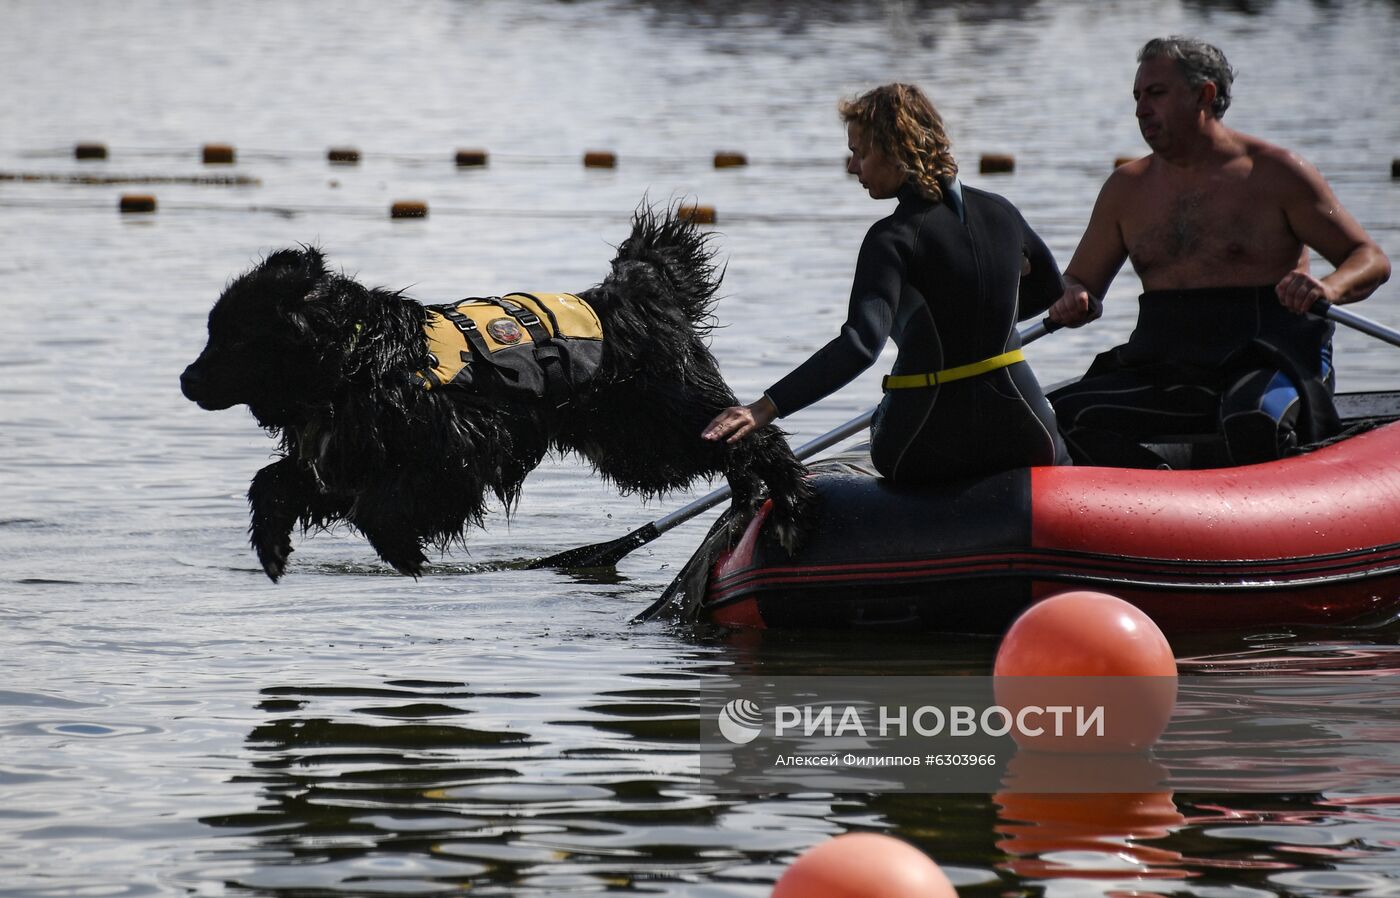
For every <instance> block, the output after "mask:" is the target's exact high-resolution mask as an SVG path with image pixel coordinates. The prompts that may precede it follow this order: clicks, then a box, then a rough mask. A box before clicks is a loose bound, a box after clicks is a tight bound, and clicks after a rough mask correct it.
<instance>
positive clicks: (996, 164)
mask: <svg viewBox="0 0 1400 898" xmlns="http://www.w3.org/2000/svg"><path fill="white" fill-rule="evenodd" d="M1015 170H1016V157H1015V156H1008V155H1006V154H1003V153H988V154H987V155H985V156H983V157H982V161H981V164H980V165H979V166H978V171H980V172H981V173H982V174H984V175H995V174H1003V173H1005V172H1013V171H1015Z"/></svg>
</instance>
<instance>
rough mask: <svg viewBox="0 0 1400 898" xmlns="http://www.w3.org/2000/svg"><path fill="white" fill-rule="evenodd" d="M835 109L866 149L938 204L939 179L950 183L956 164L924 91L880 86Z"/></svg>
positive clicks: (940, 190)
mask: <svg viewBox="0 0 1400 898" xmlns="http://www.w3.org/2000/svg"><path fill="white" fill-rule="evenodd" d="M836 108H837V111H839V112H840V113H841V121H843V122H845V123H846V124H847V125H854V126H855V130H856V134H857V136H858V137H859V138H860V140H861V141H862V142H863V143H864V145H865V147H866V148H867V149H869V148H873V149H876V150H879V151H880V152H881V153H884V154H885V155H886V156H888V157H889V158H890V159H892V160H894V162H895V163H896V164H898V165H899V166H900V167H901V168H902V169H903V170H904V171H905V172H906V173H907V175H908V178H909V180H911V181H913V182H914V185H915V186H916V187H917V188H918V189H919V193H921V194H923V196H924V197H925V198H927V199H930V200H932V201H934V202H941V201H942V200H943V188H942V187H941V186H940V185H939V183H938V179H939V178H940V177H942V178H952V177H953V176H954V175H956V174H957V173H958V164H957V163H956V162H955V161H953V152H952V144H951V143H950V142H949V140H948V132H947V131H945V130H944V128H943V118H942V117H941V116H939V114H938V110H937V109H935V108H933V104H932V103H931V102H929V99H928V97H926V96H924V92H923V91H921V90H919V89H918V88H917V87H915V86H914V85H912V84H885V85H881V86H880V87H877V88H875V89H874V90H871V91H867V92H866V93H864V94H862V95H861V96H859V97H857V98H856V99H854V100H842V101H841V102H840V103H839V104H838V105H837V107H836Z"/></svg>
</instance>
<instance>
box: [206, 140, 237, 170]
mask: <svg viewBox="0 0 1400 898" xmlns="http://www.w3.org/2000/svg"><path fill="white" fill-rule="evenodd" d="M236 155H237V154H235V153H234V150H233V147H231V146H229V145H228V144H226V143H206V144H205V145H204V164H205V165H232V164H233V162H234V159H235V158H236Z"/></svg>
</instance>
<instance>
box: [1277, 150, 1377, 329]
mask: <svg viewBox="0 0 1400 898" xmlns="http://www.w3.org/2000/svg"><path fill="white" fill-rule="evenodd" d="M1270 150H1271V151H1270V152H1269V153H1268V154H1267V157H1268V158H1267V160H1266V162H1267V164H1269V165H1270V166H1271V168H1274V169H1275V172H1276V176H1277V177H1278V179H1279V181H1280V182H1281V189H1280V190H1279V194H1280V196H1282V197H1283V213H1284V216H1285V217H1286V218H1287V220H1288V226H1289V228H1291V229H1292V231H1293V233H1294V235H1295V236H1297V238H1298V239H1299V240H1301V241H1302V242H1303V244H1304V245H1305V246H1307V247H1311V248H1312V249H1315V250H1317V251H1318V253H1320V254H1321V255H1322V257H1323V258H1325V259H1326V260H1327V261H1328V262H1331V263H1332V265H1333V267H1334V270H1333V271H1332V273H1331V274H1329V275H1327V276H1326V277H1323V278H1316V277H1313V276H1312V275H1311V274H1309V273H1308V272H1307V270H1306V267H1307V266H1306V262H1304V263H1303V264H1301V265H1300V266H1299V267H1298V268H1297V269H1295V270H1294V271H1290V272H1289V273H1288V274H1286V275H1284V277H1283V279H1282V280H1280V281H1279V282H1278V284H1277V286H1276V287H1275V288H1274V290H1275V292H1276V293H1277V294H1278V297H1279V302H1281V303H1283V304H1284V305H1285V306H1287V307H1288V308H1289V310H1290V311H1293V312H1296V313H1298V314H1300V315H1301V314H1302V313H1304V312H1306V311H1307V310H1308V309H1310V308H1311V307H1312V305H1313V303H1315V302H1317V301H1318V300H1319V299H1325V300H1327V301H1328V302H1331V303H1336V304H1338V305H1340V304H1342V303H1348V302H1359V301H1360V300H1363V299H1365V298H1366V297H1368V296H1370V295H1371V294H1372V293H1374V292H1375V290H1376V288H1377V287H1379V286H1380V285H1381V284H1384V283H1385V282H1386V281H1387V280H1388V279H1389V278H1390V260H1389V259H1387V258H1386V255H1385V253H1384V252H1382V251H1381V248H1380V247H1379V246H1377V245H1376V242H1375V241H1374V240H1372V239H1371V235H1369V234H1367V233H1366V229H1365V228H1363V227H1361V225H1360V223H1358V222H1357V220H1356V219H1355V218H1353V217H1352V216H1351V213H1349V212H1347V210H1346V209H1344V208H1343V207H1342V204H1341V203H1340V202H1338V201H1337V197H1336V195H1335V194H1334V193H1333V192H1332V188H1331V186H1330V185H1328V183H1327V181H1326V179H1324V178H1323V177H1322V174H1321V173H1320V172H1318V170H1317V169H1316V168H1314V167H1313V166H1312V165H1310V164H1309V163H1307V162H1305V161H1304V160H1303V159H1301V158H1299V157H1298V156H1296V155H1294V154H1293V153H1290V152H1288V151H1287V150H1282V149H1278V148H1276V147H1274V148H1270Z"/></svg>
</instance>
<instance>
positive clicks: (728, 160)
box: [715, 152, 749, 168]
mask: <svg viewBox="0 0 1400 898" xmlns="http://www.w3.org/2000/svg"><path fill="white" fill-rule="evenodd" d="M748 164H749V159H748V157H747V156H745V155H744V154H743V153H732V152H720V153H715V168H739V167H740V166H744V165H748Z"/></svg>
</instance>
